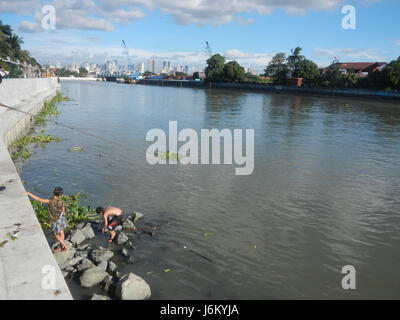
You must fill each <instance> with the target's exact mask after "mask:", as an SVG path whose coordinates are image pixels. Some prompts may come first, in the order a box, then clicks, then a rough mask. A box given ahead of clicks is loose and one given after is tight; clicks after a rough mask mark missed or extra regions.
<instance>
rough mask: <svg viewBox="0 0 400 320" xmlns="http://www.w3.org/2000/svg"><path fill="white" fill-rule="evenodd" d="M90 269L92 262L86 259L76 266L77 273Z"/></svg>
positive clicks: (92, 265)
mask: <svg viewBox="0 0 400 320" xmlns="http://www.w3.org/2000/svg"><path fill="white" fill-rule="evenodd" d="M92 267H94V264H93V262H92V261H90V260H89V259H86V258H84V259H83V260H82V262H81V263H80V264H78V265H77V266H76V268H77V269H78V271H82V270H86V269H89V268H92Z"/></svg>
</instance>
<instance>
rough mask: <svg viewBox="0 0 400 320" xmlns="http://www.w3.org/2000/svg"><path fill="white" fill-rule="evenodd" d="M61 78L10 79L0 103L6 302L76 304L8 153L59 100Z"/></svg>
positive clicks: (1, 293) (0, 293) (0, 88)
mask: <svg viewBox="0 0 400 320" xmlns="http://www.w3.org/2000/svg"><path fill="white" fill-rule="evenodd" d="M58 89H59V84H58V83H57V79H56V78H45V79H38V78H36V79H4V80H3V82H2V84H1V85H0V103H2V104H4V105H7V106H10V107H12V108H16V109H18V110H20V111H21V112H18V111H14V110H10V109H7V108H5V107H0V190H1V191H0V262H1V265H0V299H18V300H20V299H35V300H54V299H61V300H66V299H68V300H70V299H72V296H71V293H70V290H69V288H68V286H67V285H66V282H65V280H64V278H63V275H62V273H61V271H60V269H59V267H58V265H57V262H56V260H55V258H54V256H53V254H52V251H51V250H50V247H49V246H48V243H47V240H46V237H45V235H44V233H43V231H42V228H41V226H40V224H39V222H38V220H37V219H36V216H35V213H34V211H33V208H32V205H31V203H30V202H29V200H28V197H27V196H26V195H23V194H22V192H23V191H24V190H25V189H24V187H23V185H22V182H21V179H20V177H19V175H18V172H17V170H16V168H15V166H14V163H13V161H12V159H11V157H10V154H9V152H8V148H9V147H10V146H11V144H12V143H13V141H15V140H16V139H18V138H19V137H21V136H23V135H24V134H25V133H27V132H28V131H29V129H30V128H31V125H32V124H33V123H34V119H33V117H32V116H30V115H27V114H24V112H27V113H30V114H37V113H38V112H39V111H40V110H41V109H42V107H43V104H44V102H45V101H48V100H50V99H51V98H52V97H54V96H55V95H56V92H57V90H58Z"/></svg>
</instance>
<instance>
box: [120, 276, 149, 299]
mask: <svg viewBox="0 0 400 320" xmlns="http://www.w3.org/2000/svg"><path fill="white" fill-rule="evenodd" d="M116 295H117V297H118V298H119V299H121V300H145V299H148V298H150V296H151V290H150V287H149V285H148V284H147V283H146V281H144V280H143V279H142V278H141V277H139V276H137V275H135V274H133V273H129V274H126V275H124V276H123V277H122V278H121V279H120V280H119V282H118V284H117V288H116Z"/></svg>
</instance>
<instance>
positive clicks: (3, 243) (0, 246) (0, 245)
mask: <svg viewBox="0 0 400 320" xmlns="http://www.w3.org/2000/svg"><path fill="white" fill-rule="evenodd" d="M7 242H8V241H7V240H4V241H3V242H0V248H3V247H4V245H5V244H6V243H7Z"/></svg>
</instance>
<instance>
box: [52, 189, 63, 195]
mask: <svg viewBox="0 0 400 320" xmlns="http://www.w3.org/2000/svg"><path fill="white" fill-rule="evenodd" d="M63 193H64V190H63V188H61V187H55V188H54V191H53V195H54V196H56V197H59V196H62V195H63Z"/></svg>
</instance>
